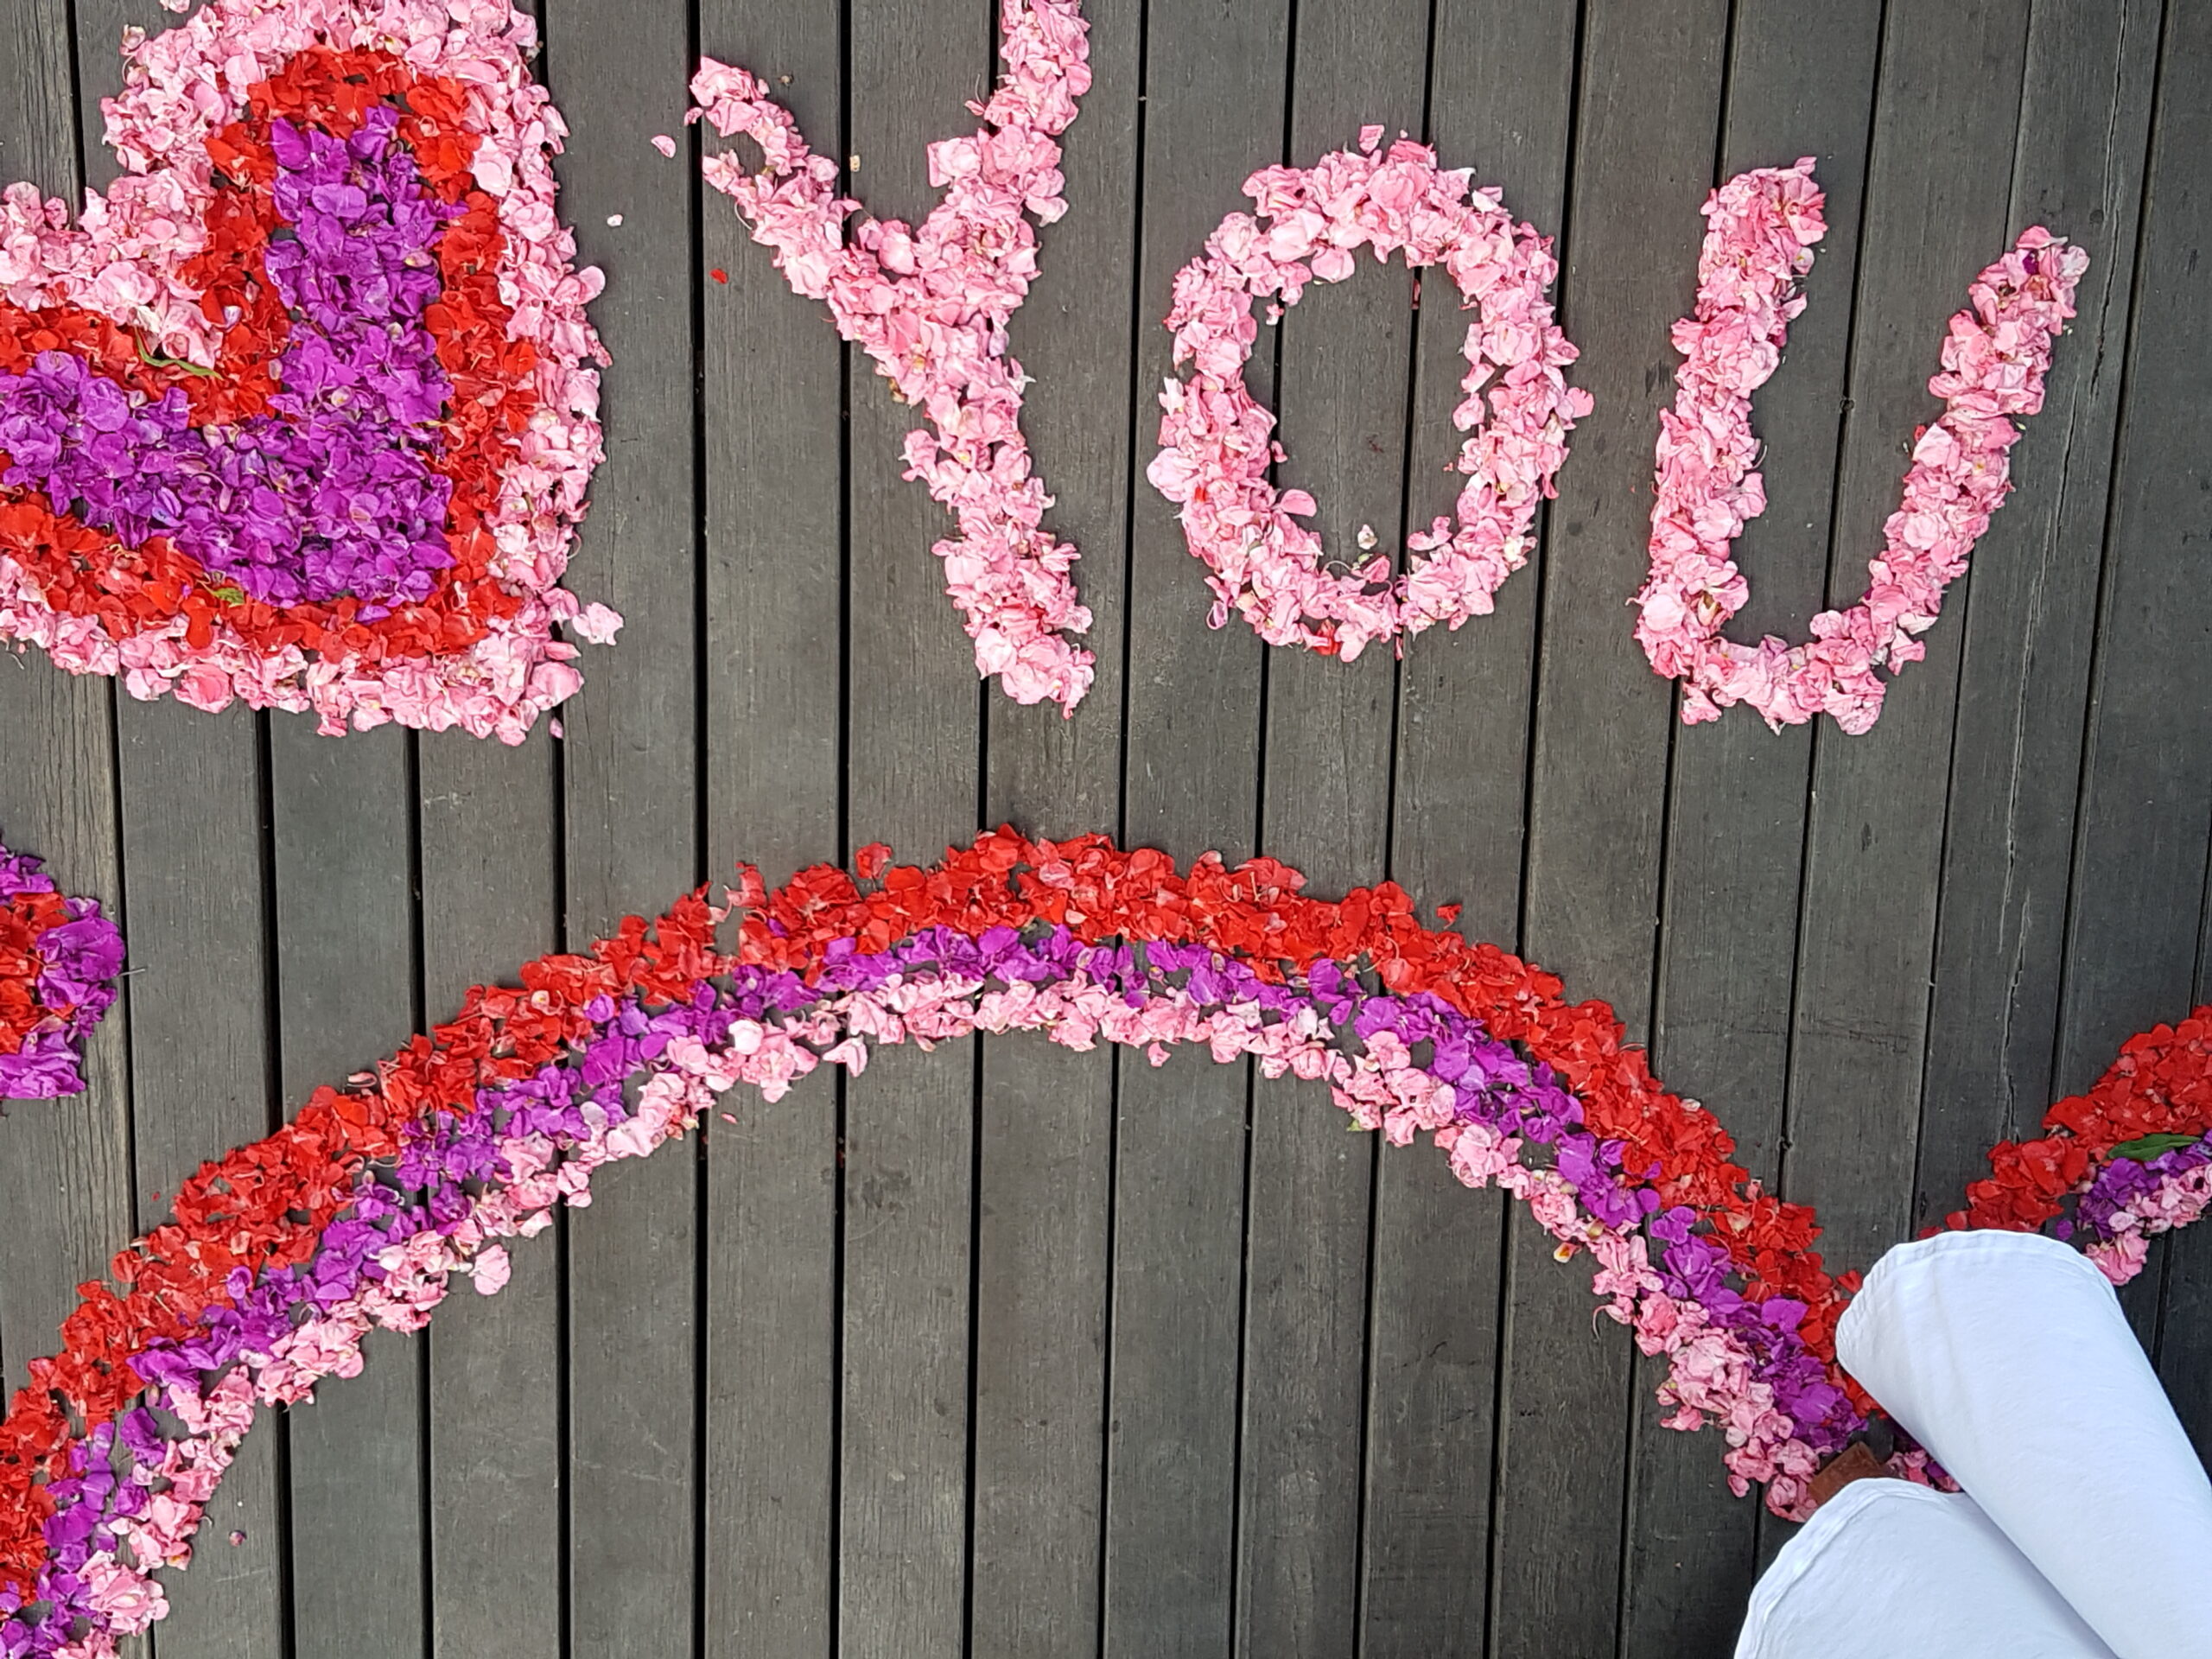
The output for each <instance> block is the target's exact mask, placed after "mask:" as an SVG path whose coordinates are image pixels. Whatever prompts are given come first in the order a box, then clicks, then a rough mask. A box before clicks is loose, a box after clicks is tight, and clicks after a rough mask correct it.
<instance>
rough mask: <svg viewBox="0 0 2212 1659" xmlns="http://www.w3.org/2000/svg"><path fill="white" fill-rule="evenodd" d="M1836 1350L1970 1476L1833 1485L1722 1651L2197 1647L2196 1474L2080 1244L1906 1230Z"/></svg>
mask: <svg viewBox="0 0 2212 1659" xmlns="http://www.w3.org/2000/svg"><path fill="white" fill-rule="evenodd" d="M1836 1349H1837V1352H1838V1354H1839V1355H1840V1357H1841V1359H1842V1361H1843V1363H1844V1367H1845V1369H1846V1370H1848V1371H1850V1373H1851V1374H1852V1375H1853V1376H1854V1377H1856V1378H1857V1379H1858V1380H1859V1383H1860V1384H1861V1385H1862V1386H1864V1387H1865V1388H1866V1391H1867V1392H1868V1393H1870V1394H1872V1395H1873V1396H1874V1398H1875V1399H1877V1400H1878V1401H1879V1402H1881V1404H1882V1408H1883V1409H1884V1410H1885V1411H1887V1412H1888V1413H1889V1414H1890V1415H1891V1417H1892V1418H1894V1419H1895V1420H1896V1421H1897V1422H1898V1423H1899V1424H1901V1425H1902V1426H1903V1427H1904V1428H1905V1429H1907V1430H1908V1431H1909V1432H1910V1433H1911V1434H1912V1436H1913V1438H1914V1439H1916V1440H1918V1441H1919V1442H1920V1443H1921V1444H1922V1445H1923V1446H1926V1447H1927V1448H1928V1450H1929V1452H1930V1453H1931V1454H1932V1455H1933V1456H1934V1457H1935V1459H1936V1461H1937V1462H1939V1463H1941V1464H1942V1465H1943V1466H1944V1467H1945V1468H1946V1469H1948V1471H1950V1472H1951V1473H1952V1475H1953V1476H1955V1478H1957V1480H1958V1482H1959V1484H1960V1485H1961V1486H1962V1487H1963V1488H1964V1489H1965V1491H1964V1492H1963V1493H1962V1494H1960V1495H1955V1496H1954V1495H1946V1494H1944V1493H1941V1492H1934V1491H1929V1490H1927V1489H1926V1488H1924V1487H1917V1486H1911V1485H1908V1484H1905V1483H1904V1482H1902V1481H1894V1480H1862V1481H1857V1482H1854V1483H1853V1484H1851V1485H1849V1486H1847V1487H1846V1488H1844V1490H1843V1491H1841V1492H1840V1493H1839V1494H1838V1495H1837V1496H1836V1497H1834V1499H1833V1500H1832V1501H1830V1502H1829V1503H1826V1504H1823V1505H1822V1506H1821V1509H1820V1510H1818V1511H1817V1512H1816V1513H1815V1515H1814V1516H1813V1518H1812V1520H1811V1521H1809V1522H1807V1523H1806V1525H1805V1527H1804V1529H1802V1531H1801V1532H1799V1533H1798V1535H1796V1537H1795V1538H1793V1539H1791V1540H1790V1541H1789V1544H1788V1545H1787V1546H1785V1547H1784V1548H1783V1551H1782V1553H1781V1554H1780V1555H1779V1556H1777V1558H1776V1560H1775V1563H1774V1565H1773V1567H1771V1568H1770V1569H1769V1570H1768V1572H1767V1573H1766V1574H1765V1576H1764V1577H1763V1578H1762V1579H1760V1580H1759V1582H1758V1587H1757V1588H1756V1589H1755V1590H1754V1591H1753V1592H1752V1594H1751V1611H1750V1614H1749V1616H1748V1617H1747V1618H1746V1619H1745V1624H1744V1631H1743V1636H1742V1637H1741V1639H1740V1640H1739V1641H1738V1643H1737V1647H1736V1653H1737V1659H1923V1656H1924V1659H1985V1656H1986V1659H2212V1601H2208V1599H2207V1593H2206V1592H2207V1591H2208V1589H2212V1483H2208V1482H2207V1480H2206V1478H2205V1474H2204V1469H2203V1466H2202V1465H2201V1464H2200V1463H2199V1462H2198V1461H2197V1459H2196V1453H2195V1452H2194V1451H2193V1450H2192V1449H2191V1448H2190V1443H2189V1438H2188V1436H2187V1435H2186V1434H2184V1433H2183V1431H2182V1427H2181V1424H2180V1422H2179V1421H2177V1419H2176V1418H2175V1416H2174V1414H2173V1408H2172V1407H2171V1405H2170V1404H2169V1403H2168V1402H2167V1400H2166V1396H2165V1392H2164V1389H2161V1388H2160V1387H2159V1386H2158V1377H2157V1376H2156V1375H2155V1374H2154V1373H2153V1372H2152V1370H2151V1365H2150V1362H2149V1361H2148V1360H2147V1359H2145V1357H2144V1354H2143V1350H2142V1347H2141V1345H2140V1344H2139V1343H2138V1342H2137V1341H2136V1339H2135V1334H2134V1332H2133V1331H2132V1330H2130V1329H2129V1327H2128V1325H2127V1322H2126V1319H2125V1318H2123V1317H2122V1315H2121V1313H2120V1299H2119V1298H2118V1297H2117V1296H2116V1295H2115V1294H2113V1288H2112V1286H2111V1285H2110V1284H2109V1283H2107V1281H2106V1280H2105V1277H2104V1275H2103V1274H2101V1273H2099V1272H2098V1271H2097V1269H2096V1268H2094V1266H2093V1265H2091V1263H2090V1262H2088V1259H2087V1258H2086V1257H2084V1256H2082V1255H2081V1254H2080V1253H2079V1252H2077V1251H2075V1250H2074V1249H2070V1248H2069V1247H2068V1246H2066V1245H2064V1244H2062V1243H2058V1242H2057V1241H2056V1240H2055V1239H2048V1238H2043V1237H2040V1236H2036V1235H2032V1234H2024V1233H2000V1232H1964V1233H1942V1234H1939V1235H1937V1236H1935V1237H1933V1238H1928V1239H1923V1240H1920V1241H1919V1242H1917V1243H1911V1244H1905V1245H1901V1246H1899V1247H1898V1248H1897V1249H1893V1250H1891V1252H1890V1253H1889V1254H1888V1255H1885V1256H1884V1257H1883V1258H1882V1260H1881V1261H1880V1262H1878V1264H1877V1265H1876V1266H1875V1268H1874V1270H1873V1272H1872V1273H1871V1274H1868V1275H1867V1277H1866V1288H1865V1289H1864V1290H1862V1291H1861V1292H1860V1293H1859V1296H1858V1298H1857V1299H1856V1300H1854V1301H1853V1303H1852V1305H1851V1306H1850V1308H1849V1309H1848V1310H1847V1312H1846V1313H1845V1314H1844V1317H1843V1321H1842V1324H1841V1325H1840V1327H1839V1328H1838V1330H1837V1332H1836Z"/></svg>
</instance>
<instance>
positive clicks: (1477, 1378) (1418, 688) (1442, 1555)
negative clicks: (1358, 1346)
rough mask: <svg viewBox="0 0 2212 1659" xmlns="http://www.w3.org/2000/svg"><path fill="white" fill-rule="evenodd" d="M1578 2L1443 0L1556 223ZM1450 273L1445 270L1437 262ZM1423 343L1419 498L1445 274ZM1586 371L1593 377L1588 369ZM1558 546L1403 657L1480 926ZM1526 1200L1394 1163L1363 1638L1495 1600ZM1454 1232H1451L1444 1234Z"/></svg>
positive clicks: (1424, 1155)
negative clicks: (1495, 1483)
mask: <svg viewBox="0 0 2212 1659" xmlns="http://www.w3.org/2000/svg"><path fill="white" fill-rule="evenodd" d="M1577 10H1578V8H1577V7H1575V6H1574V5H1573V4H1571V3H1567V0H1552V3H1547V4H1543V5H1535V6H1529V5H1520V4H1511V5H1502V4H1496V3H1491V0H1446V3H1444V4H1441V5H1440V6H1439V8H1438V10H1437V16H1436V24H1435V30H1436V34H1435V47H1434V55H1433V60H1432V61H1431V64H1430V67H1429V85H1430V89H1431V92H1430V99H1431V104H1430V111H1429V137H1430V138H1431V140H1432V142H1433V143H1435V144H1436V146H1437V148H1438V151H1439V157H1438V159H1439V160H1440V162H1441V163H1442V164H1443V165H1444V166H1446V167H1455V166H1471V167H1472V168H1474V169H1475V178H1476V182H1477V183H1478V184H1480V185H1484V186H1489V185H1496V186H1498V187H1500V188H1503V191H1504V193H1505V202H1506V205H1507V206H1508V207H1510V209H1511V210H1512V211H1513V212H1514V213H1516V215H1517V216H1519V217H1520V218H1522V219H1528V220H1529V221H1530V222H1532V223H1534V224H1535V225H1536V226H1539V227H1540V228H1541V229H1543V230H1545V231H1546V232H1556V231H1557V229H1558V227H1559V225H1560V211H1561V207H1562V204H1563V200H1564V198H1565V195H1566V190H1567V133H1568V123H1569V119H1570V118H1571V115H1572V111H1573V84H1574V41H1575V24H1576V13H1577ZM1431 280H1432V282H1434V281H1436V280H1437V277H1436V274H1435V273H1431ZM1426 292H1427V293H1428V294H1429V295H1431V296H1433V298H1432V299H1431V301H1430V302H1429V303H1428V304H1427V305H1424V306H1423V307H1422V308H1421V313H1420V320H1419V327H1418V330H1417V334H1416V340H1415V348H1414V349H1415V365H1414V367H1415V391H1414V428H1413V431H1412V433H1411V435H1410V441H1411V443H1412V456H1413V460H1412V467H1411V471H1410V478H1411V484H1412V487H1411V493H1410V496H1409V499H1408V504H1407V505H1408V517H1409V518H1411V520H1412V521H1413V522H1414V523H1416V524H1425V523H1427V521H1428V519H1430V518H1433V517H1434V516H1435V515H1436V514H1437V513H1440V512H1450V511H1451V510H1452V503H1453V500H1454V499H1455V498H1456V495H1457V493H1458V492H1457V486H1458V485H1459V482H1460V481H1461V480H1460V478H1459V474H1457V473H1453V472H1450V471H1448V470H1446V468H1447V467H1448V466H1449V462H1450V459H1451V457H1452V455H1453V454H1454V453H1455V452H1456V450H1457V448H1458V445H1457V442H1456V439H1457V438H1458V436H1459V434H1458V433H1457V432H1456V431H1455V430H1454V429H1453V428H1452V424H1451V411H1452V408H1453V407H1454V406H1455V405H1456V404H1458V403H1459V399H1460V398H1461V397H1462V396H1463V395H1464V394H1463V393H1462V392H1461V391H1460V390H1459V377H1460V375H1461V374H1463V373H1464V372H1465V362H1464V360H1463V359H1462V358H1461V357H1460V354H1459V353H1460V345H1461V341H1462V338H1463V336H1464V334H1465V328H1466V322H1467V318H1466V316H1465V314H1464V313H1463V312H1461V311H1460V310H1459V307H1458V305H1457V303H1456V302H1455V296H1453V295H1452V292H1451V290H1450V289H1449V288H1448V287H1446V288H1442V289H1439V288H1435V287H1432V288H1430V289H1427V290H1426ZM1578 378H1579V376H1578ZM1541 557H1542V555H1541V550H1539V552H1538V553H1537V554H1536V555H1535V556H1534V557H1532V559H1531V561H1530V566H1529V569H1525V570H1523V571H1522V572H1521V573H1519V574H1518V575H1516V576H1514V577H1513V579H1512V580H1511V581H1510V582H1507V583H1506V584H1505V586H1504V587H1503V588H1502V589H1500V590H1499V593H1498V596H1497V610H1496V611H1495V612H1494V613H1492V614H1491V615H1490V616H1488V617H1485V618H1483V619H1481V620H1478V621H1475V622H1471V623H1469V624H1468V625H1467V626H1465V628H1464V629H1462V630H1461V631H1460V632H1459V633H1457V634H1453V635H1450V636H1446V637H1443V638H1434V637H1432V638H1429V639H1422V640H1418V641H1416V642H1415V643H1414V646H1413V647H1412V648H1411V649H1410V650H1409V651H1408V654H1407V657H1406V659H1405V661H1404V662H1403V664H1402V666H1401V671H1400V675H1399V693H1398V732H1397V779H1396V798H1395V810H1394V813H1393V818H1392V830H1391V846H1390V873H1391V874H1392V875H1393V876H1394V877H1395V879H1397V880H1399V881H1401V882H1402V883H1403V884H1405V886H1406V887H1408V890H1409V891H1410V892H1411V893H1413V895H1414V899H1415V900H1416V901H1417V902H1419V903H1420V904H1421V905H1423V906H1427V907H1433V906H1437V905H1440V904H1446V903H1452V902H1459V903H1461V904H1463V905H1464V906H1465V909H1464V911H1463V912H1462V914H1461V916H1460V918H1459V926H1460V927H1461V929H1462V930H1463V931H1465V932H1466V934H1467V935H1468V937H1470V938H1477V939H1489V940H1492V941H1495V942H1497V943H1498V944H1503V945H1505V946H1507V947H1508V948H1509V949H1510V948H1511V947H1512V946H1514V945H1516V944H1518V942H1519V932H1520V917H1521V863H1522V824H1523V819H1524V813H1525V810H1526V805H1527V795H1526V785H1527V779H1528V743H1529V695H1530V690H1531V681H1532V678H1533V675H1534V668H1535V620H1536V594H1537V593H1538V591H1539V588H1541V582H1542V575H1541ZM1504 1205H1505V1199H1504V1196H1503V1194H1502V1193H1498V1192H1481V1193H1476V1192H1469V1191H1467V1189H1466V1188H1465V1187H1463V1186H1462V1185H1459V1181H1458V1180H1457V1179H1455V1178H1454V1177H1453V1176H1452V1172H1451V1169H1450V1166H1448V1165H1447V1164H1446V1162H1445V1160H1443V1159H1442V1158H1441V1157H1440V1156H1439V1155H1438V1154H1436V1153H1435V1151H1434V1150H1433V1148H1430V1147H1427V1146H1421V1145H1417V1146H1415V1147H1411V1148H1408V1149H1407V1150H1406V1151H1404V1152H1402V1153H1401V1152H1395V1151H1390V1150H1385V1151H1384V1152H1383V1154H1381V1158H1380V1165H1379V1168H1378V1170H1377V1173H1376V1198H1375V1244H1374V1255H1375V1264H1374V1270H1373V1282H1372V1286H1371V1289H1370V1295H1371V1297H1372V1299H1373V1309H1372V1313H1371V1315H1370V1350H1371V1352H1370V1361H1369V1376H1368V1399H1367V1492H1366V1509H1365V1514H1364V1517H1363V1531H1362V1548H1363V1556H1364V1566H1365V1573H1364V1579H1363V1584H1362V1588H1361V1598H1360V1613H1361V1622H1360V1640H1361V1643H1362V1646H1361V1649H1360V1651H1361V1652H1362V1653H1363V1654H1364V1655H1366V1656H1368V1659H1394V1656H1403V1659H1414V1656H1425V1655H1429V1654H1435V1653H1446V1652H1450V1653H1469V1654H1471V1653H1478V1652H1480V1651H1481V1650H1482V1648H1483V1644H1484V1627H1485V1623H1486V1619H1487V1615H1488V1611H1489V1599H1490V1598H1489V1591H1490V1586H1489V1575H1488V1573H1487V1572H1486V1571H1484V1564H1485V1563H1486V1562H1487V1560H1488V1557H1489V1551H1490V1532H1491V1474H1492V1472H1493V1457H1494V1452H1495V1434H1494V1429H1495V1426H1496V1418H1497V1339H1498V1307H1499V1294H1500V1291H1501V1288H1502V1283H1503V1225H1504V1217H1505V1210H1504ZM1440 1241H1441V1242H1442V1248H1439V1244H1440Z"/></svg>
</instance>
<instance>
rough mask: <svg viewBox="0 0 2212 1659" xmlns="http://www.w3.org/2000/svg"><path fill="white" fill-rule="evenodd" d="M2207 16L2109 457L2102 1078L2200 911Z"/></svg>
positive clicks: (2153, 208)
mask: <svg viewBox="0 0 2212 1659" xmlns="http://www.w3.org/2000/svg"><path fill="white" fill-rule="evenodd" d="M2207 39H2208V29H2207V23H2206V20H2204V19H2203V18H2202V17H2201V16H2197V15H2196V13H2195V12H2194V11H2193V10H2191V9H2189V8H2179V9H2177V10H2176V11H2175V12H2174V14H2173V15H2171V16H2169V17H2168V18H2167V20H2166V40H2165V47H2164V54H2165V63H2164V69H2163V71H2162V73H2161V82H2160V95H2159V101H2158V111H2157V113H2156V116H2155V118H2154V121H2153V127H2152V159H2151V175H2150V179H2149V182H2148V186H2147V190H2146V195H2145V207H2144V215H2145V223H2144V226H2143V235H2142V245H2141V251H2140V254H2139V261H2140V263H2139V267H2138V270H2137V276H2136V283H2137V288H2136V298H2135V305H2136V315H2135V319H2134V324H2133V331H2132V335H2131V338H2130V340H2129V342H2128V348H2127V349H2128V361H2127V385H2126V410H2125V412H2124V416H2123V428H2122V431H2121V434H2120V448H2119V453H2118V456H2117V458H2116V461H2115V462H2114V474H2113V511H2112V519H2111V528H2110V531H2109V540H2108V542H2107V549H2106V555H2105V573H2104V582H2103V589H2102V593H2101V620H2100V626H2099V636H2098V641H2097V652H2096V665H2095V668H2094V678H2093V690H2092V694H2091V705H2090V712H2089V732H2088V755H2087V758H2086V760H2085V763H2084V766H2083V775H2082V817H2081V827H2080V833H2079V839H2078V842H2077V843H2076V847H2075V875H2074V899H2073V909H2072V912H2071V915H2070V917H2069V931H2068V934H2067V946H2066V963H2067V971H2066V982H2065V987H2064V990H2063V996H2062V1001H2061V1014H2060V1030H2059V1047H2058V1067H2057V1071H2058V1075H2057V1077H2056V1084H2055V1086H2056V1088H2057V1089H2060V1090H2066V1091H2069V1092H2071V1091H2073V1090H2079V1089H2081V1088H2083V1087H2085V1086H2086V1085H2087V1084H2089V1083H2090V1082H2092V1081H2094V1078H2095V1077H2096V1076H2097V1074H2098V1073H2099V1072H2101V1071H2103V1069H2104V1068H2105V1067H2106V1066H2107V1065H2109V1064H2110V1063H2111V1059H2112V1056H2113V1052H2115V1051H2116V1050H2117V1049H2118V1047H2119V1046H2120V1043H2121V1042H2122V1041H2124V1040H2125V1039H2126V1038H2127V1037H2128V1036H2130V1035H2131V1034H2133V1033H2135V1032H2138V1031H2140V1030H2142V1029H2144V1028H2145V1027H2147V1026H2150V1025H2152V1024H2155V1023H2156V1022H2158V1021H2159V1020H2171V1019H2173V1018H2175V1017H2176V1016H2177V1015H2178V1014H2181V1013H2183V1011H2184V1008H2183V1005H2184V1003H2185V1002H2186V1001H2187V999H2188V997H2189V995H2190V981H2191V979H2192V977H2193V976H2194V975H2195V972H2196V961H2197V953H2198V950H2199V935H2200V931H2201V920H2200V916H2199V915H2192V914H2191V913H2190V910H2191V906H2190V905H2189V903H2188V902H2187V901H2186V900H2185V899H2183V898H2182V895H2183V894H2185V893H2192V892H2196V893H2201V892H2202V882H2203V880H2204V877H2203V869H2204V862H2203V860H2204V847H2203V836H2202V829H2201V826H2202V825H2203V824H2205V823H2207V822H2208V821H2212V691H2208V690H2207V681H2206V678H2205V676H2206V673H2207V671H2208V668H2212V651H2208V650H2207V645H2208V641H2212V592H2208V589H2207V588H2206V585H2205V582H2204V579H2203V575H2204V560H2205V555H2204V551H2203V548H2204V544H2205V538H2206V537H2207V535H2208V533H2212V520H2208V518H2207V502H2208V500H2212V473H2209V472H2208V469H2207V462H2206V459H2205V448H2204V444H2203V442H2202V421H2203V416H2202V409H2201V407H2200V404H2199V402H2198V400H2196V398H2195V397H2193V396H2192V395H2191V394H2190V391H2189V390H2188V389H2189V388H2190V387H2191V386H2193V385H2200V384H2201V382H2202V375H2203V366H2202V346H2203V332H2202V329H2201V328H2200V327H2197V326H2196V318H2197V316H2198V315H2199V312H2200V309H2201V303H2202V289H2201V284H2200V283H2199V280H2198V278H2197V277H2196V266H2197V264H2198V262H2199V259H2200V257H2201V254H2202V249H2203V246H2204V238H2205V234H2206V232H2205V225H2206V215H2207V213H2208V203H2212V191H2208V181H2207V180H2206V179H2205V178H2204V176H2203V174H2202V158H2203V156H2204V154H2205V145H2206V143H2207V138H2208V133H2207V128H2206V120H2205V115H2206V112H2205V111H2204V110H2203V108H2202V103H2201V100H2196V99H2190V98H2189V97H2187V96H2184V95H2183V94H2182V92H2180V90H2179V89H2181V88H2183V87H2186V86H2190V84H2191V81H2190V77H2191V76H2192V75H2197V74H2202V73H2203V70H2202V65H2203V64H2204V63H2205V53H2206V50H2207Z"/></svg>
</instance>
